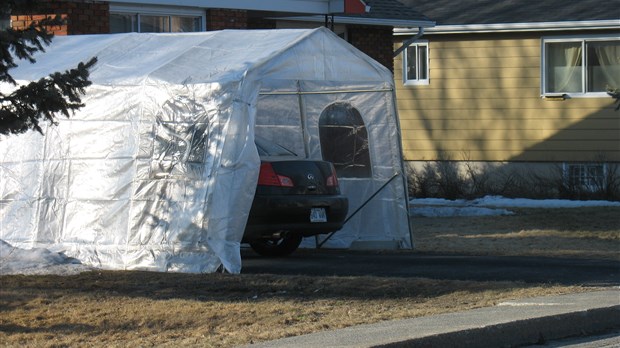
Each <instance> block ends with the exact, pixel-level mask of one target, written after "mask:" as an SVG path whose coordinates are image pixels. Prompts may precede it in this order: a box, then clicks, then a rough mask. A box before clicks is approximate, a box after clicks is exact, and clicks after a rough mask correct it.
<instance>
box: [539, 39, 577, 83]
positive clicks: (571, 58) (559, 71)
mask: <svg viewBox="0 0 620 348" xmlns="http://www.w3.org/2000/svg"><path fill="white" fill-rule="evenodd" d="M582 61H583V60H582V47H581V43H580V42H558V43H549V44H547V92H551V93H580V92H582V91H583V89H582V73H581V70H582V69H581V66H582Z"/></svg>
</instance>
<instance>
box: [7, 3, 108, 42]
mask: <svg viewBox="0 0 620 348" xmlns="http://www.w3.org/2000/svg"><path fill="white" fill-rule="evenodd" d="M56 15H60V16H61V18H63V19H64V20H65V21H66V24H65V25H62V26H55V27H50V28H47V29H48V30H49V31H50V32H52V33H54V34H56V35H79V34H103V33H109V32H110V8H109V5H108V3H107V2H101V1H66V0H65V1H57V0H42V1H37V2H36V5H35V8H32V9H30V8H29V9H24V10H20V9H15V10H14V11H13V13H12V16H11V24H12V27H13V28H15V29H23V28H26V27H28V26H29V25H30V23H32V22H33V21H38V20H41V19H44V18H45V17H55V16H56Z"/></svg>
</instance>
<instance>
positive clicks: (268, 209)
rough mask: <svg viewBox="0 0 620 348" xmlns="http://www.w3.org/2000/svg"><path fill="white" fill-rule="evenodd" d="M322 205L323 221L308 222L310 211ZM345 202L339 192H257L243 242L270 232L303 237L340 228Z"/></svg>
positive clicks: (346, 204)
mask: <svg viewBox="0 0 620 348" xmlns="http://www.w3.org/2000/svg"><path fill="white" fill-rule="evenodd" d="M312 208H325V213H326V216H327V222H311V221H310V210H311V209H312ZM348 208H349V201H348V199H347V198H346V197H345V196H343V195H329V196H322V195H316V196H312V195H269V196H263V195H257V196H255V197H254V201H253V202H252V209H251V210H250V215H249V217H248V223H247V225H246V229H245V234H244V237H243V241H244V242H248V241H250V240H253V239H257V238H261V237H267V236H271V235H272V234H273V233H274V232H278V231H288V232H290V233H301V234H302V235H303V236H304V237H308V236H314V235H317V234H324V233H330V232H333V231H337V230H339V229H340V228H342V225H343V223H344V220H345V219H346V217H347V212H348Z"/></svg>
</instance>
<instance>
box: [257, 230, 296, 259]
mask: <svg viewBox="0 0 620 348" xmlns="http://www.w3.org/2000/svg"><path fill="white" fill-rule="evenodd" d="M301 240H302V236H301V234H298V233H288V234H287V235H286V236H284V237H282V238H280V239H257V240H255V241H252V242H250V246H251V247H252V249H253V250H254V251H255V252H256V253H257V254H259V255H262V256H268V257H282V256H288V255H290V254H292V253H293V251H295V250H297V248H298V247H299V244H301Z"/></svg>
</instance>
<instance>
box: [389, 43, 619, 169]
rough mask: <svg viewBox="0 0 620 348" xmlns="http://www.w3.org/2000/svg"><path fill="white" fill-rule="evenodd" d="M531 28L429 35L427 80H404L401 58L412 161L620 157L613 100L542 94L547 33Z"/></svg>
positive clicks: (402, 108) (400, 89)
mask: <svg viewBox="0 0 620 348" xmlns="http://www.w3.org/2000/svg"><path fill="white" fill-rule="evenodd" d="M500 35H501V34H500ZM527 35H529V36H530V37H517V38H514V36H513V38H509V37H508V38H504V39H495V38H492V37H491V36H489V35H484V36H475V35H461V36H460V37H459V38H457V37H456V36H449V37H446V36H441V35H436V36H430V35H429V36H426V37H425V39H426V40H428V43H429V66H430V75H429V76H430V84H429V85H428V86H404V85H403V83H402V68H403V67H402V60H401V56H399V57H397V58H396V60H395V64H394V68H395V71H394V74H395V75H394V78H395V80H396V85H397V91H396V92H397V93H396V96H397V103H398V111H399V116H400V119H401V128H402V139H403V149H404V152H405V159H406V160H436V159H440V158H441V157H443V158H445V157H448V158H450V159H453V160H462V159H464V158H463V157H467V159H469V160H473V161H592V160H595V159H597V158H599V159H600V158H601V157H603V158H605V159H606V160H609V161H620V112H615V111H614V110H613V101H612V99H611V98H574V99H569V100H564V101H555V100H553V101H552V100H548V99H543V98H541V96H540V75H541V70H540V64H541V58H540V49H541V48H540V44H541V41H540V36H536V35H535V34H527ZM497 37H501V36H499V35H498V36H497ZM399 45H400V43H397V44H396V46H397V47H398V46H399Z"/></svg>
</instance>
